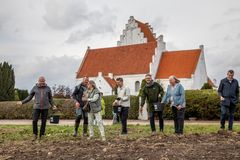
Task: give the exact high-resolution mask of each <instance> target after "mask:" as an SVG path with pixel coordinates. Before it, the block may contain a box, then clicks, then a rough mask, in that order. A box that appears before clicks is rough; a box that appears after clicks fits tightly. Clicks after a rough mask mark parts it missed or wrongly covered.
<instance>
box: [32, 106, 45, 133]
mask: <svg viewBox="0 0 240 160" xmlns="http://www.w3.org/2000/svg"><path fill="white" fill-rule="evenodd" d="M40 115H41V120H42V123H41V129H40V137H41V136H43V135H44V133H45V128H46V123H47V116H48V109H33V122H32V126H33V134H35V135H38V119H39V117H40Z"/></svg>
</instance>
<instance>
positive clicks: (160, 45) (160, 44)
mask: <svg viewBox="0 0 240 160" xmlns="http://www.w3.org/2000/svg"><path fill="white" fill-rule="evenodd" d="M165 50H166V43H165V42H164V41H163V35H160V36H159V37H158V38H157V48H155V54H154V55H153V56H152V62H151V63H150V64H149V66H150V74H152V77H155V76H156V74H157V70H158V66H159V63H160V60H161V57H162V52H163V51H165Z"/></svg>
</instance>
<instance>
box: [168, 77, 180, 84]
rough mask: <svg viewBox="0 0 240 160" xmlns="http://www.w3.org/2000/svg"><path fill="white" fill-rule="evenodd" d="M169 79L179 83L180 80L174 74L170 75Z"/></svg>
mask: <svg viewBox="0 0 240 160" xmlns="http://www.w3.org/2000/svg"><path fill="white" fill-rule="evenodd" d="M170 79H174V80H175V82H176V83H180V80H179V79H178V78H177V77H176V76H174V75H171V76H170V77H169V80H170Z"/></svg>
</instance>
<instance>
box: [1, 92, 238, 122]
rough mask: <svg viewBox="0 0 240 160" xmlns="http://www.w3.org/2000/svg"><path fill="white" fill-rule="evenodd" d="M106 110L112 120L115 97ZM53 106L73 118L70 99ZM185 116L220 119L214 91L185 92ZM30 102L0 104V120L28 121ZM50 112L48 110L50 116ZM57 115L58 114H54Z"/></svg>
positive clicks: (133, 110)
mask: <svg viewBox="0 0 240 160" xmlns="http://www.w3.org/2000/svg"><path fill="white" fill-rule="evenodd" d="M104 100H105V104H106V109H105V112H106V114H105V116H104V117H103V118H106V119H111V118H112V102H113V101H114V100H115V96H105V97H104ZM54 101H55V104H56V105H57V106H58V108H59V113H60V114H61V118H62V119H72V118H74V117H75V108H74V102H73V101H72V100H70V99H55V100H54ZM186 101H187V106H186V114H185V117H186V119H188V118H189V117H196V118H198V119H205V120H213V119H219V117H220V99H219V96H218V95H217V92H216V91H214V90H189V91H186ZM32 105H33V104H32V102H30V103H28V104H25V105H23V106H21V107H18V106H17V105H16V102H0V119H30V118H32ZM138 106H139V100H138V97H137V96H131V107H130V110H129V119H137V118H138ZM51 113H52V111H51V110H50V114H49V115H51ZM56 114H58V113H56ZM164 117H165V118H166V119H172V112H171V109H170V107H168V106H167V107H165V110H164ZM235 119H240V104H238V105H237V108H236V114H235Z"/></svg>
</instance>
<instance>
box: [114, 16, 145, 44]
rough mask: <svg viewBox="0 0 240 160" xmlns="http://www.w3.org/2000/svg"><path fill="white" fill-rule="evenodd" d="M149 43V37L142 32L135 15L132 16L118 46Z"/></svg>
mask: <svg viewBox="0 0 240 160" xmlns="http://www.w3.org/2000/svg"><path fill="white" fill-rule="evenodd" d="M140 43H147V38H145V37H144V34H143V33H142V32H141V28H139V27H138V23H137V22H136V21H135V19H134V17H133V16H131V17H130V19H129V20H128V23H127V24H126V28H125V29H124V30H123V33H122V35H121V36H120V41H118V42H117V45H118V46H123V45H131V44H140Z"/></svg>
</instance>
